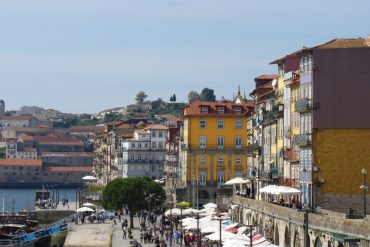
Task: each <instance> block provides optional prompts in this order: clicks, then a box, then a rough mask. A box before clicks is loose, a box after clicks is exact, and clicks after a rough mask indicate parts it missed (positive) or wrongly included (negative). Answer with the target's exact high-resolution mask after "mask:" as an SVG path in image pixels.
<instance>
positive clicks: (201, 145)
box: [199, 136, 207, 148]
mask: <svg viewBox="0 0 370 247" xmlns="http://www.w3.org/2000/svg"><path fill="white" fill-rule="evenodd" d="M206 147H207V137H206V136H200V137H199V148H206Z"/></svg>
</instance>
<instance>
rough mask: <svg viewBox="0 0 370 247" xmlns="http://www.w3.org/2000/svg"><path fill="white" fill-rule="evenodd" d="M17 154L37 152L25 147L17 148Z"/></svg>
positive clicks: (34, 149)
mask: <svg viewBox="0 0 370 247" xmlns="http://www.w3.org/2000/svg"><path fill="white" fill-rule="evenodd" d="M18 152H37V151H36V148H31V147H25V148H18Z"/></svg>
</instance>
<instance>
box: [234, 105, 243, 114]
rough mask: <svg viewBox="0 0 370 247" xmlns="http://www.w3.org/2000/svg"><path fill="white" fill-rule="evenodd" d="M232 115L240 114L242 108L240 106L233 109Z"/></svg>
mask: <svg viewBox="0 0 370 247" xmlns="http://www.w3.org/2000/svg"><path fill="white" fill-rule="evenodd" d="M234 113H236V114H240V113H242V108H241V107H240V106H237V107H234Z"/></svg>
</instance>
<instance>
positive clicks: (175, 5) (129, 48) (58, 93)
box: [0, 0, 370, 113]
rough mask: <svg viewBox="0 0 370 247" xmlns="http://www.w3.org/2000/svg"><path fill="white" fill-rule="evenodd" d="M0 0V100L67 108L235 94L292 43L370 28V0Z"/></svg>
mask: <svg viewBox="0 0 370 247" xmlns="http://www.w3.org/2000/svg"><path fill="white" fill-rule="evenodd" d="M305 3H306V4H303V1H293V0H286V1H274V0H271V1H267V0H259V1H246V0H225V1H221V0H197V1H192V0H189V1H187V0H105V1H97V0H77V1H76V0H63V1H50V0H29V1H24V0H22V1H21V0H7V1H6V0H0V32H1V34H0V99H4V100H5V102H6V108H7V109H8V110H10V109H17V108H19V107H20V106H22V105H37V106H41V107H44V108H54V109H58V110H61V111H63V112H71V113H94V112H98V111H101V110H103V109H106V108H110V107H116V106H124V105H127V104H129V103H131V102H133V101H134V99H135V95H136V93H137V92H138V91H140V90H144V91H145V92H146V93H147V94H148V96H149V97H148V99H150V100H155V99H157V98H159V97H161V98H162V99H164V100H169V97H170V96H171V95H172V94H173V93H175V94H176V95H177V99H178V100H180V101H185V100H186V99H187V94H188V92H189V91H191V90H196V91H200V90H202V89H203V88H204V87H209V88H212V89H214V90H215V94H216V96H217V97H218V98H219V97H221V96H224V97H225V98H231V97H232V95H233V93H234V92H235V91H236V90H237V86H238V85H241V88H242V90H245V91H246V92H247V93H249V92H250V91H252V88H253V86H254V83H253V79H254V77H256V76H258V75H261V74H265V73H276V71H277V68H276V67H275V66H271V65H269V63H270V62H271V61H273V60H274V59H276V58H278V57H280V56H283V55H285V54H287V53H289V52H291V51H294V50H296V49H299V48H301V47H302V46H303V45H305V46H310V45H316V44H320V43H324V42H326V41H328V40H331V39H333V38H352V37H355V38H357V37H366V36H368V35H369V34H370V29H369V24H370V12H369V9H370V1H367V0H356V1H355V2H353V1H347V0H346V1H342V0H336V1H333V0H328V1H318V0H311V1H305Z"/></svg>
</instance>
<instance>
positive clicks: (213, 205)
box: [203, 202, 217, 208]
mask: <svg viewBox="0 0 370 247" xmlns="http://www.w3.org/2000/svg"><path fill="white" fill-rule="evenodd" d="M203 207H204V208H217V204H214V203H212V202H210V203H207V204H204V205H203Z"/></svg>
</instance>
